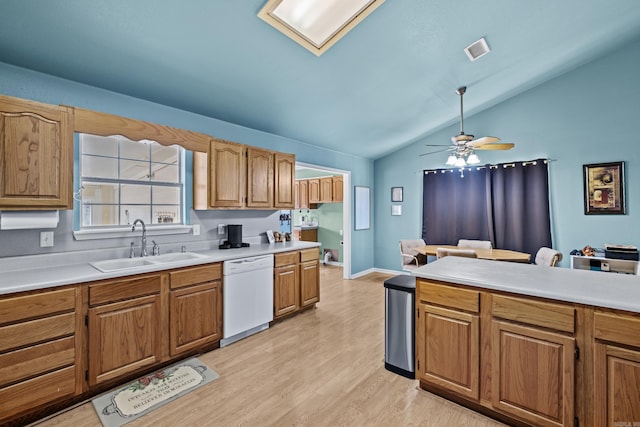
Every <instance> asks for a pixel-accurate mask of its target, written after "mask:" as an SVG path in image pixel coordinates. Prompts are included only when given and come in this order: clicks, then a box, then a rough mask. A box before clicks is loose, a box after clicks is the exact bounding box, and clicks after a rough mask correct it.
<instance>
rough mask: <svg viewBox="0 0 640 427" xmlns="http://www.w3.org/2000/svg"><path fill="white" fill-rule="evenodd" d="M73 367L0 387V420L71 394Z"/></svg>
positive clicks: (73, 376)
mask: <svg viewBox="0 0 640 427" xmlns="http://www.w3.org/2000/svg"><path fill="white" fill-rule="evenodd" d="M75 369H76V368H75V367H73V366H70V367H68V368H64V369H60V370H58V371H54V372H50V373H48V374H46V375H41V376H39V377H36V378H32V379H30V380H28V381H23V382H20V383H17V384H14V385H12V386H9V387H5V388H0V421H2V420H3V418H4V419H6V418H9V417H11V416H13V415H18V414H20V413H23V412H26V411H28V410H29V409H31V408H35V407H37V406H39V405H43V404H46V403H48V402H52V401H54V400H56V399H59V398H63V397H67V396H72V395H73V394H74V393H75V382H76V376H75Z"/></svg>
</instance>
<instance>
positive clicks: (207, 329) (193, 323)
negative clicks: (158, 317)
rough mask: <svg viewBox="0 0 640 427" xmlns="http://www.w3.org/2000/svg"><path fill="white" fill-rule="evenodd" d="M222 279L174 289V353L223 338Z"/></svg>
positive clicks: (171, 337)
mask: <svg viewBox="0 0 640 427" xmlns="http://www.w3.org/2000/svg"><path fill="white" fill-rule="evenodd" d="M221 287H222V282H221V281H220V280H216V281H214V282H210V283H206V284H202V285H197V286H191V287H187V288H182V289H179V290H176V291H171V296H170V299H169V304H170V307H171V314H170V318H171V325H170V326H169V335H170V340H171V347H170V348H171V356H176V355H178V354H180V353H184V352H186V351H189V350H193V349H195V348H198V347H201V346H203V345H205V344H208V343H212V342H215V341H218V340H220V338H222V298H221V294H222V292H221Z"/></svg>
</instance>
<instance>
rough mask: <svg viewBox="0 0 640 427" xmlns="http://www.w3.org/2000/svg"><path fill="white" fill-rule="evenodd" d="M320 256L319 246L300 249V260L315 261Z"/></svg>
mask: <svg viewBox="0 0 640 427" xmlns="http://www.w3.org/2000/svg"><path fill="white" fill-rule="evenodd" d="M319 258H320V251H319V250H318V248H312V249H303V250H301V251H300V262H306V261H313V260H315V259H319Z"/></svg>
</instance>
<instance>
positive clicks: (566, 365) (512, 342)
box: [416, 279, 605, 426]
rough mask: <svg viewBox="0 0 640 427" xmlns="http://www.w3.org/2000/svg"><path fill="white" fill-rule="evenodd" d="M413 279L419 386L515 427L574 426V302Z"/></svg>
mask: <svg viewBox="0 0 640 427" xmlns="http://www.w3.org/2000/svg"><path fill="white" fill-rule="evenodd" d="M417 284H418V286H417V290H416V292H417V293H416V295H417V302H416V303H417V312H416V324H417V329H416V352H417V360H416V372H417V378H418V379H419V380H420V383H421V386H423V388H427V389H430V390H431V391H436V392H438V391H439V390H442V392H443V395H446V396H447V397H451V396H453V398H454V400H456V401H458V402H459V403H462V404H465V403H468V405H469V406H470V407H471V408H473V409H481V410H482V411H483V412H488V413H489V414H492V415H493V416H495V417H496V418H499V419H501V420H503V421H507V422H513V423H515V424H518V425H525V424H526V425H536V426H573V425H574V423H575V420H576V409H575V408H576V399H577V397H576V395H577V389H576V382H577V378H578V375H577V372H578V368H577V364H578V361H577V360H576V354H577V351H576V348H577V342H578V336H579V335H580V333H582V332H580V331H578V330H577V329H576V324H577V315H576V312H577V310H578V308H577V307H575V306H574V305H572V304H569V303H566V304H564V303H555V302H548V301H543V300H540V299H536V298H533V297H532V298H528V297H526V296H525V297H521V296H512V295H508V294H502V293H497V292H489V291H486V290H481V289H476V288H472V287H464V286H456V285H454V284H451V285H449V284H446V283H441V282H433V281H427V280H425V279H418V281H417ZM580 368H582V369H584V364H581V365H580ZM586 425H589V424H588V423H586ZM595 425H605V424H598V423H596V424H595Z"/></svg>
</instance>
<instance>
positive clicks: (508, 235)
mask: <svg viewBox="0 0 640 427" xmlns="http://www.w3.org/2000/svg"><path fill="white" fill-rule="evenodd" d="M422 212H423V221H422V238H423V239H424V240H425V241H426V242H427V244H443V245H455V244H457V243H458V240H459V239H479V240H490V241H491V243H492V244H493V247H494V248H499V249H511V250H515V251H520V252H527V253H530V254H531V258H532V259H533V258H534V257H535V254H536V252H537V251H538V249H540V248H541V247H542V246H548V247H551V246H552V245H551V220H550V215H549V179H548V169H547V163H546V161H544V160H542V159H540V160H536V161H533V162H517V163H507V164H501V165H492V166H489V165H486V166H484V167H481V168H479V169H478V168H470V169H469V168H467V169H465V170H464V172H462V173H461V172H460V170H456V169H446V170H445V169H443V170H437V171H425V173H424V179H423V209H422Z"/></svg>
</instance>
